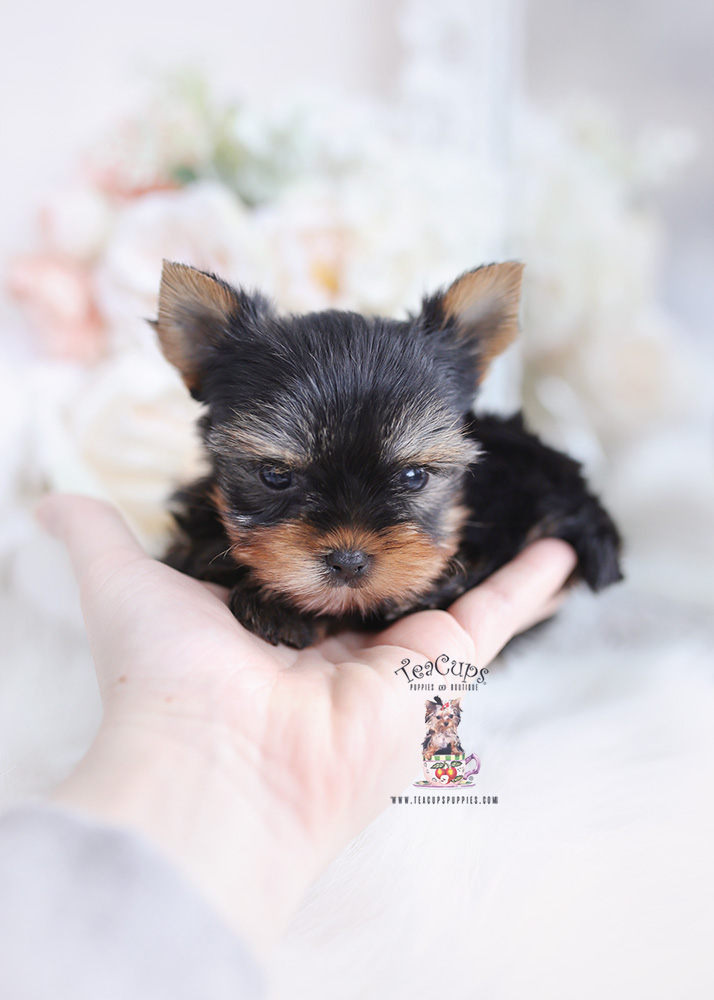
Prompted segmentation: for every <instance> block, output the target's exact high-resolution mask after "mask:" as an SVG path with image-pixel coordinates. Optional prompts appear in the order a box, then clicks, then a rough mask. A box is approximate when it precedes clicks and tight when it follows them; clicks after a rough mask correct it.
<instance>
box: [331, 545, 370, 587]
mask: <svg viewBox="0 0 714 1000" xmlns="http://www.w3.org/2000/svg"><path fill="white" fill-rule="evenodd" d="M371 561H372V557H371V556H370V555H369V554H368V553H367V552H365V551H364V550H362V549H333V551H332V552H328V553H327V555H326V556H325V563H326V564H327V568H328V571H329V575H330V581H331V582H332V583H333V584H337V585H347V586H350V587H355V586H359V585H360V584H361V583H362V582H363V581H364V580H365V579H366V577H367V576H368V574H369V568H370V563H371Z"/></svg>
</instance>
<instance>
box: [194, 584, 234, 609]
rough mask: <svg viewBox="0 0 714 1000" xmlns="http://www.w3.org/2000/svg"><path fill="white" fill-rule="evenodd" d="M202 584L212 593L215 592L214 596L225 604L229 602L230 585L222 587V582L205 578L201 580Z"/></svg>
mask: <svg viewBox="0 0 714 1000" xmlns="http://www.w3.org/2000/svg"><path fill="white" fill-rule="evenodd" d="M201 586H202V587H203V588H204V589H205V590H207V591H208V592H209V593H210V594H213V596H214V597H217V598H218V600H219V601H221V602H222V603H223V604H228V598H229V597H230V594H231V592H230V589H229V588H228V587H222V586H221V585H220V583H208V582H207V581H205V580H202V581H201Z"/></svg>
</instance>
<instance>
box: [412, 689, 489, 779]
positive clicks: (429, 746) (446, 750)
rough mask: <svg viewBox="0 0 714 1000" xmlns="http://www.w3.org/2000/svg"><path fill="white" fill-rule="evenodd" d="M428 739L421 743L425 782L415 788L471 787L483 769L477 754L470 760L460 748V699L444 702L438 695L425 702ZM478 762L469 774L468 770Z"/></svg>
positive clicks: (473, 754)
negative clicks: (433, 786)
mask: <svg viewBox="0 0 714 1000" xmlns="http://www.w3.org/2000/svg"><path fill="white" fill-rule="evenodd" d="M424 721H425V722H426V736H425V737H424V742H423V743H422V757H423V760H424V780H423V781H416V782H415V783H414V784H415V785H469V784H471V781H470V780H469V779H471V778H472V777H473V775H476V774H478V772H479V771H480V769H481V761H480V760H479V759H478V757H477V756H476V754H475V753H472V754H470V755H469V756H468V757H467V756H466V754H465V753H464V748H463V747H462V745H461V740H460V738H459V733H458V728H459V723H460V722H461V699H460V698H453V699H452V700H451V701H447V702H442V700H441V698H440V697H439V696H438V695H437V696H436V697H435V698H434V700H433V701H431V700H428V701H427V702H426V716H425V719H424ZM472 762H475V767H473V768H472V769H471V770H470V771H467V770H466V766H467V765H468V764H470V763H472Z"/></svg>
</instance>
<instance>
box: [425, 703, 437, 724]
mask: <svg viewBox="0 0 714 1000" xmlns="http://www.w3.org/2000/svg"><path fill="white" fill-rule="evenodd" d="M436 709H437V705H436V702H435V701H427V703H426V715H425V716H424V722H428V721H429V719H431V718H432V716H433V715H434V713H435V712H436Z"/></svg>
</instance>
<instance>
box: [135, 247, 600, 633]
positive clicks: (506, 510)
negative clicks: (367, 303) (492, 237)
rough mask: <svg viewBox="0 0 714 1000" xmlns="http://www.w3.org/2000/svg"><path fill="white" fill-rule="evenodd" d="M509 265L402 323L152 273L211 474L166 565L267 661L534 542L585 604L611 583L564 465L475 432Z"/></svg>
mask: <svg viewBox="0 0 714 1000" xmlns="http://www.w3.org/2000/svg"><path fill="white" fill-rule="evenodd" d="M521 272H522V265H520V264H517V263H505V264H492V265H489V266H486V267H481V268H478V269H477V270H475V271H470V272H468V273H466V274H464V275H462V277H460V278H459V279H458V280H457V281H455V282H454V284H452V285H451V287H450V288H449V289H447V290H446V291H445V292H443V293H439V294H436V295H433V296H431V297H430V298H427V299H425V300H424V303H423V308H422V311H421V313H420V314H419V315H418V316H416V317H412V318H409V319H407V320H404V321H398V320H391V319H381V318H379V317H365V316H361V315H358V314H356V313H350V312H337V311H327V312H320V313H312V314H309V315H305V316H281V315H279V314H277V313H276V312H275V311H274V309H273V308H272V306H271V305H270V304H269V303H268V302H267V301H266V300H264V299H263V298H262V297H260V296H258V295H249V294H248V293H246V292H245V291H242V290H238V289H234V288H232V287H231V286H230V285H228V284H226V283H225V282H223V281H221V280H220V279H218V278H216V277H214V276H213V275H209V274H205V273H203V272H201V271H197V270H195V269H194V268H190V267H187V266H184V265H181V264H172V263H168V262H167V263H166V264H165V265H164V271H163V276H162V282H161V292H160V301H159V315H158V319H157V320H156V323H155V326H156V329H157V332H158V336H159V340H160V343H161V346H162V349H163V351H164V354H165V355H166V357H167V359H168V360H169V361H170V362H172V363H173V364H174V365H175V366H176V367H177V368H178V369H179V371H180V372H181V374H182V376H183V378H184V381H185V383H186V385H187V386H188V388H189V390H190V391H191V393H192V395H193V396H194V397H195V398H196V399H198V400H200V401H201V402H203V403H204V404H205V406H206V412H205V415H204V416H203V418H202V420H201V424H200V427H201V432H202V435H203V441H204V444H205V448H206V451H207V454H208V456H209V458H210V463H211V473H210V475H208V476H206V477H205V478H203V479H201V480H199V481H198V482H195V483H193V484H191V485H190V486H187V487H186V488H185V489H183V490H181V491H180V492H179V493H177V494H176V496H175V498H174V503H175V517H176V522H177V534H176V538H175V541H174V544H173V545H172V547H171V549H170V551H169V553H168V555H167V561H168V562H169V563H170V564H171V565H173V566H175V567H177V568H178V569H181V570H183V571H184V572H186V573H189V574H190V575H192V576H195V577H198V578H200V579H203V580H211V581H214V582H217V583H221V584H224V585H226V586H228V587H230V588H231V595H230V606H231V609H232V611H233V613H234V614H235V616H236V618H238V619H239V621H241V622H242V623H243V624H244V625H245V626H246V627H247V628H249V629H251V630H252V631H253V632H255V633H257V634H258V635H260V636H262V637H263V638H265V639H267V640H268V641H270V642H272V643H278V642H285V643H287V644H288V645H291V646H295V647H298V648H301V647H303V646H306V645H309V644H310V643H312V642H314V641H315V640H316V639H317V638H318V637H319V636H320V635H321V634H323V633H324V632H325V631H326V630H334V629H336V628H339V627H341V626H343V625H350V626H354V625H355V623H357V622H359V623H364V624H365V625H366V626H369V627H378V626H380V625H382V624H384V623H386V622H387V621H391V620H393V619H394V618H396V617H398V616H400V615H403V614H406V613H408V612H411V611H415V610H418V609H420V608H444V607H447V606H448V605H449V604H450V603H451V601H453V600H454V599H455V598H456V597H457V596H458V595H459V594H461V593H462V592H463V591H464V590H466V589H467V588H469V587H472V586H474V585H475V584H477V583H478V582H479V581H481V580H483V579H484V578H485V577H487V576H488V575H489V574H490V573H492V572H493V571H494V570H495V569H496V568H498V567H499V566H501V565H503V564H504V563H505V562H507V561H508V560H509V559H511V558H512V557H513V556H514V555H515V554H516V553H517V552H518V551H519V550H520V549H522V548H523V546H524V545H526V544H527V543H528V542H529V541H530V540H533V539H535V538H539V537H541V536H545V535H549V536H556V537H559V538H564V539H566V540H567V541H568V542H570V543H571V544H572V545H573V546H574V547H575V549H576V551H577V553H578V557H579V564H578V570H577V572H578V575H579V577H580V578H582V579H583V580H585V582H586V583H587V584H589V586H590V587H591V588H592V589H593V590H599V589H600V588H602V587H605V586H607V585H608V584H610V583H614V582H615V581H616V580H618V579H620V571H619V567H618V551H619V538H618V535H617V531H616V529H615V527H614V525H613V523H612V521H611V520H610V518H609V517H608V515H607V514H606V512H605V511H604V510H603V508H602V507H601V506H600V504H599V503H598V501H597V500H596V499H595V497H594V496H593V495H592V494H590V493H589V492H588V490H587V488H586V485H585V483H584V481H583V479H582V476H581V474H580V470H579V467H578V465H577V464H576V463H575V462H574V461H572V460H571V459H569V458H567V457H566V456H564V455H562V454H559V453H558V452H556V451H553V450H552V449H550V448H547V447H545V446H544V445H543V444H541V442H540V441H539V440H538V439H537V438H536V437H534V436H533V435H531V434H529V433H528V432H527V431H526V430H525V429H524V426H523V423H522V420H521V418H520V417H519V416H515V417H512V418H511V419H507V420H504V419H500V418H497V417H475V416H474V415H473V414H472V412H471V406H472V402H473V399H474V395H475V393H476V390H477V388H478V385H479V383H480V382H481V380H482V378H483V376H484V374H485V372H486V370H487V368H488V365H489V363H490V361H491V360H492V358H494V357H495V356H496V355H497V354H499V353H500V352H501V351H503V350H504V349H505V348H506V347H507V346H508V344H510V343H511V341H512V340H513V339H514V338H515V336H516V334H517V326H518V320H517V315H518V306H519V297H520V284H521Z"/></svg>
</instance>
